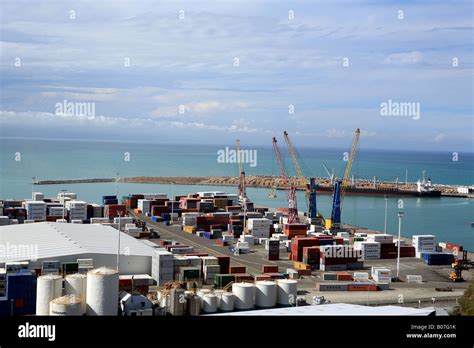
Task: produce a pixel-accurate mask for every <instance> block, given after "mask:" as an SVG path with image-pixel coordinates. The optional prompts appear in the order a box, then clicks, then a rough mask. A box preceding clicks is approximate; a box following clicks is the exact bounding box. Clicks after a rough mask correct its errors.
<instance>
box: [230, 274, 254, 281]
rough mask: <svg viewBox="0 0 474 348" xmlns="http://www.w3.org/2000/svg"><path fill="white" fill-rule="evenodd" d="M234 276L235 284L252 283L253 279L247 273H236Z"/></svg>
mask: <svg viewBox="0 0 474 348" xmlns="http://www.w3.org/2000/svg"><path fill="white" fill-rule="evenodd" d="M234 275H235V283H242V282H246V283H253V277H252V276H251V275H250V274H247V273H237V274H234Z"/></svg>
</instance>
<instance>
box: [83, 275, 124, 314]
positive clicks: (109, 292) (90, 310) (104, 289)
mask: <svg viewBox="0 0 474 348" xmlns="http://www.w3.org/2000/svg"><path fill="white" fill-rule="evenodd" d="M86 293H87V298H86V302H87V315H117V314H118V294H119V273H118V271H117V270H115V269H110V268H106V267H101V268H97V269H93V270H91V271H89V272H88V273H87V290H86Z"/></svg>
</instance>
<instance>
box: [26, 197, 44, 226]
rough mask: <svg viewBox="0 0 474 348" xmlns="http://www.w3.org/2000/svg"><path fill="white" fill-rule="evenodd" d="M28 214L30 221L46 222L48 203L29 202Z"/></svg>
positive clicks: (27, 206)
mask: <svg viewBox="0 0 474 348" xmlns="http://www.w3.org/2000/svg"><path fill="white" fill-rule="evenodd" d="M25 205H26V207H25V208H26V214H27V216H28V219H29V220H35V221H44V220H46V203H45V202H43V201H27V202H26V203H25Z"/></svg>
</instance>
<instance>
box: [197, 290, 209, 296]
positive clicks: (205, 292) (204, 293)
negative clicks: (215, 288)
mask: <svg viewBox="0 0 474 348" xmlns="http://www.w3.org/2000/svg"><path fill="white" fill-rule="evenodd" d="M210 293H211V290H210V289H199V290H198V291H197V295H198V296H199V297H201V298H202V297H203V296H204V295H207V294H210Z"/></svg>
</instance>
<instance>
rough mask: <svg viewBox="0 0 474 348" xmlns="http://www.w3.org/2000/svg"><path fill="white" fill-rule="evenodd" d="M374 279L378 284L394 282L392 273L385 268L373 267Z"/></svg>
mask: <svg viewBox="0 0 474 348" xmlns="http://www.w3.org/2000/svg"><path fill="white" fill-rule="evenodd" d="M372 279H373V280H375V281H376V282H377V283H390V282H391V281H392V277H391V271H390V269H388V268H384V267H372Z"/></svg>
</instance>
